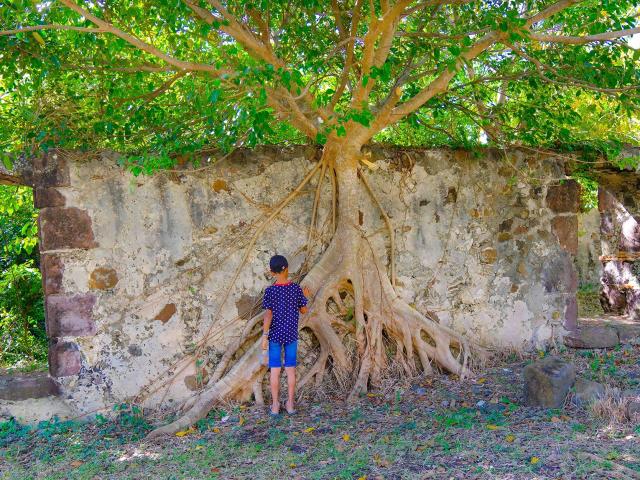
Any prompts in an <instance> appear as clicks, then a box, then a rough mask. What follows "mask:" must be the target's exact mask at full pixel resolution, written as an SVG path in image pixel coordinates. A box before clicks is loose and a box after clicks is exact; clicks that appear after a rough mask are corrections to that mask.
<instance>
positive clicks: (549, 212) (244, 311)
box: [0, 147, 578, 415]
mask: <svg viewBox="0 0 640 480" xmlns="http://www.w3.org/2000/svg"><path fill="white" fill-rule="evenodd" d="M317 158H318V151H317V149H315V148H313V147H296V148H263V149H258V150H255V151H240V152H237V153H236V154H234V155H233V156H231V157H230V158H228V159H226V160H224V161H223V162H221V163H219V164H217V165H215V166H213V167H210V168H207V169H204V170H201V171H198V172H181V171H178V172H172V173H163V174H158V175H155V176H153V177H137V178H136V177H133V176H132V175H130V174H129V173H127V172H125V171H124V170H123V169H121V168H120V167H119V166H118V165H117V164H116V160H117V155H115V154H110V153H104V154H100V155H93V156H91V157H89V156H85V157H82V156H81V155H73V156H71V155H67V154H63V153H57V154H54V153H52V154H49V155H47V156H45V157H43V159H40V160H38V161H39V162H40V163H41V164H40V165H39V166H37V168H36V177H37V178H36V179H35V180H34V181H33V184H34V185H35V186H36V190H35V192H36V203H37V206H38V207H39V208H41V209H42V210H41V214H40V235H41V245H40V247H41V253H42V271H43V275H44V288H45V293H46V313H47V330H48V333H49V336H50V337H51V347H50V372H51V376H52V377H53V379H54V380H55V383H56V389H57V390H59V392H60V393H59V397H57V398H58V402H59V405H58V406H57V407H56V408H58V410H61V409H62V410H64V411H65V412H67V413H68V412H73V413H75V414H77V413H86V412H94V411H96V409H101V408H106V409H110V408H111V406H112V405H113V404H114V403H115V402H122V401H133V400H140V399H141V398H140V397H139V394H140V393H141V391H143V389H144V388H145V387H149V386H158V385H159V384H160V383H161V382H162V381H164V380H166V379H168V378H169V376H168V375H167V371H169V372H172V373H174V374H175V376H174V377H173V381H172V382H171V384H170V385H169V386H168V388H167V387H165V388H162V389H160V390H159V391H158V392H156V393H154V394H152V395H149V396H147V397H146V398H145V401H144V404H145V405H146V406H148V407H154V406H157V405H159V404H160V403H163V404H164V405H171V404H174V403H176V402H179V401H181V400H184V399H185V398H186V397H188V396H190V395H193V393H194V392H193V391H194V390H197V389H198V388H199V386H200V383H201V381H200V380H202V381H204V382H206V379H207V374H208V372H210V371H211V368H212V367H213V366H214V365H215V363H216V361H217V360H218V359H219V357H220V355H221V352H223V351H224V349H225V346H226V345H227V344H228V342H229V341H230V340H231V339H232V338H234V337H235V336H237V335H239V332H240V331H241V329H242V327H243V325H244V322H245V321H246V318H247V315H249V314H250V313H251V312H256V311H257V308H258V306H259V302H260V295H261V292H262V291H263V290H264V288H265V287H266V286H267V285H268V284H269V276H268V274H267V270H268V268H267V265H268V259H269V257H270V256H271V255H272V254H274V253H276V252H277V253H280V254H284V255H286V256H288V257H289V259H290V265H291V270H292V271H294V272H295V271H296V270H298V269H299V268H300V266H301V264H302V262H303V259H304V246H305V240H306V231H307V225H308V223H309V219H310V210H311V204H312V199H313V192H314V188H315V185H310V186H308V187H307V188H306V189H305V190H304V191H303V192H302V194H301V195H300V196H299V198H298V199H297V200H296V201H295V202H294V203H293V204H291V205H290V206H289V207H287V208H286V209H285V210H284V211H283V213H282V214H281V215H280V216H279V217H278V219H277V220H276V221H274V222H273V224H272V225H271V226H270V227H269V228H268V229H267V231H266V232H265V233H264V234H263V235H262V236H261V238H260V239H259V241H258V242H257V244H256V246H255V247H254V248H253V251H252V252H251V256H250V259H249V262H248V264H247V265H246V266H245V267H244V269H243V270H242V272H241V274H240V276H239V278H238V281H237V282H236V285H235V287H234V288H233V290H232V294H231V297H230V298H229V300H228V301H227V302H226V303H225V304H224V305H222V306H221V305H220V304H219V303H220V300H221V297H222V294H223V292H224V290H225V289H226V288H227V287H228V286H229V283H230V281H231V278H232V276H233V272H234V270H235V268H236V267H237V265H238V264H239V262H240V259H241V257H242V255H243V249H242V247H243V246H244V245H246V244H247V242H248V240H249V238H250V236H251V234H252V232H253V230H254V228H255V225H256V222H257V221H258V219H260V218H261V216H263V215H264V214H265V213H267V212H269V211H270V207H271V206H272V205H274V204H275V203H277V202H278V201H279V200H280V199H281V198H283V197H284V196H285V195H286V194H287V192H288V191H289V189H290V188H291V187H292V186H293V185H295V184H296V183H297V182H299V181H300V180H301V179H302V177H303V176H304V174H305V172H306V171H308V169H309V168H311V166H312V164H313V162H315V161H317ZM369 160H370V161H371V162H373V163H374V164H375V166H376V167H377V169H375V170H370V171H368V176H369V179H370V182H371V184H372V186H373V188H374V190H375V191H376V192H378V195H379V198H380V201H381V203H382V205H383V206H384V208H385V209H386V210H387V212H388V213H389V216H390V217H391V221H392V223H393V227H394V229H395V235H396V249H397V251H396V255H397V271H398V285H399V288H398V291H399V294H400V295H401V296H403V297H404V298H405V299H406V300H407V301H408V302H409V303H411V304H412V305H414V306H415V308H417V309H419V310H423V309H429V310H431V311H434V312H436V313H437V314H438V316H439V317H440V319H441V322H442V323H444V324H446V325H449V326H451V327H452V328H454V329H455V330H456V331H458V332H460V333H462V334H464V335H468V336H470V337H472V338H473V339H474V340H475V341H477V342H479V343H481V344H483V345H486V346H489V347H493V348H496V349H503V350H504V349H526V348H534V347H541V346H543V345H545V344H547V343H548V342H549V341H551V340H554V339H556V338H557V337H559V336H561V335H562V334H563V332H564V331H565V329H573V328H575V322H576V315H577V306H576V303H575V290H576V286H577V275H576V271H575V268H574V264H573V260H574V258H573V257H574V255H575V254H576V251H577V242H578V241H577V229H578V224H577V216H576V212H577V209H578V187H577V185H576V184H575V183H574V182H572V181H564V178H565V175H564V170H563V167H562V165H561V163H560V160H558V159H556V158H553V157H550V156H546V157H543V156H539V155H530V154H526V153H523V152H520V151H513V152H509V153H508V155H506V157H505V156H504V154H502V153H497V152H493V151H489V150H488V151H486V152H483V153H481V154H475V155H472V154H471V153H469V152H464V151H449V150H401V149H393V148H389V149H385V148H381V147H374V148H373V149H372V150H371V152H370V156H369ZM38 172H40V173H38ZM42 172H48V173H47V174H46V175H45V174H44V173H42ZM32 176H33V175H32ZM29 178H31V177H29ZM330 192H331V185H330V182H325V184H324V189H323V193H322V198H323V201H322V204H321V205H322V206H321V208H320V221H319V225H320V226H321V231H320V233H319V235H320V239H321V240H324V241H325V242H326V241H327V240H328V230H329V225H330V222H329V220H328V219H329V216H330ZM360 210H361V219H362V228H363V229H364V230H365V232H366V234H367V235H368V236H369V239H370V241H371V243H372V245H373V247H374V248H376V249H378V250H379V251H380V252H386V251H387V249H388V241H387V236H386V232H385V229H384V228H383V227H384V224H383V223H382V221H381V217H380V213H379V212H378V211H377V210H376V208H375V207H374V206H373V204H372V203H371V202H370V200H369V199H368V197H367V195H366V192H365V191H364V190H363V195H362V201H361V205H360ZM318 254H319V252H318V251H315V252H314V255H316V256H317V255H318ZM218 310H220V311H221V313H220V315H219V316H216V313H217V312H218ZM238 317H241V318H238ZM206 333H209V334H210V337H209V341H208V344H207V347H206V349H205V353H206V355H205V363H204V364H203V365H202V369H203V370H202V371H199V372H196V371H195V367H194V366H193V365H191V364H190V365H189V366H188V368H186V369H184V370H182V371H181V370H180V368H179V366H175V362H178V361H180V360H181V359H183V358H184V357H185V355H186V354H188V353H189V352H192V351H193V350H194V348H196V345H197V344H198V343H199V342H200V340H201V339H202V337H203V336H204V335H205V334H206ZM303 364H304V359H303ZM158 380H160V383H159V382H158ZM25 402H27V400H23V401H7V400H5V401H1V400H0V414H1V413H3V412H4V414H17V415H21V414H24V415H26V414H25V413H24V412H26V411H27V410H29V408H31V411H33V408H32V407H33V404H28V403H25ZM29 405H31V406H29ZM65 409H66V410H65ZM50 411H51V408H49V410H47V412H48V413H50ZM63 413H64V412H63ZM42 415H44V414H42Z"/></svg>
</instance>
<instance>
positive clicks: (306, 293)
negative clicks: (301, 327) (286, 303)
mask: <svg viewBox="0 0 640 480" xmlns="http://www.w3.org/2000/svg"><path fill="white" fill-rule="evenodd" d="M302 294H303V295H304V298H306V299H308V298H309V297H310V296H311V291H310V290H309V287H303V288H302ZM308 311H309V309H308V308H307V306H306V305H305V306H304V307H300V313H302V314H303V315H304V314H305V313H307V312H308Z"/></svg>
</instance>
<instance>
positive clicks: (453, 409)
mask: <svg viewBox="0 0 640 480" xmlns="http://www.w3.org/2000/svg"><path fill="white" fill-rule="evenodd" d="M553 353H555V354H558V355H560V356H562V357H565V358H566V359H568V360H570V361H572V362H574V363H575V364H576V366H577V369H578V372H579V375H582V376H584V377H586V378H589V379H592V380H597V381H600V382H602V383H605V384H607V385H609V386H612V387H617V388H620V389H623V390H624V389H626V390H630V389H631V390H634V389H636V390H637V389H640V341H638V340H634V341H631V342H629V343H627V344H626V345H621V346H619V347H617V348H615V349H612V350H609V351H604V350H594V351H575V350H566V349H564V348H562V349H560V351H559V352H553ZM548 354H550V353H545V352H538V354H537V355H535V354H533V355H531V356H529V357H527V358H517V357H516V356H511V357H510V358H506V359H503V360H501V361H500V362H499V364H496V365H495V366H492V367H489V368H488V369H486V370H485V371H483V373H482V376H476V377H475V378H473V379H470V380H465V381H462V382H460V381H458V380H456V379H455V378H451V377H447V376H444V375H442V376H434V377H431V378H418V379H416V381H415V382H414V383H412V384H411V385H407V386H405V387H404V388H401V387H394V388H391V389H389V391H386V392H379V393H372V394H369V395H367V396H364V397H362V398H361V399H360V400H359V401H358V402H357V403H356V404H351V405H347V404H345V403H344V402H343V401H342V400H339V399H331V398H327V399H323V400H322V401H317V402H316V401H305V402H303V403H301V404H300V405H299V411H298V413H297V414H296V415H294V416H288V415H283V416H281V418H279V419H277V420H273V419H271V418H269V417H268V415H267V414H266V410H265V409H262V408H256V407H252V406H250V405H236V406H231V407H228V408H226V409H222V408H220V409H216V410H214V411H212V412H211V414H210V416H209V417H208V418H207V419H205V420H203V421H201V422H200V423H199V424H198V425H197V426H196V427H195V428H193V429H191V430H189V431H185V432H180V433H179V435H178V436H172V437H170V438H164V439H162V440H160V441H154V442H147V441H145V440H144V435H145V433H146V432H148V431H149V430H150V428H151V426H150V425H149V423H148V420H147V419H145V417H144V416H142V415H141V414H140V412H139V411H138V410H137V409H135V408H134V409H131V407H130V406H122V407H121V410H120V411H119V412H117V413H118V416H117V418H116V419H115V420H114V419H107V418H104V417H98V418H96V419H95V420H93V421H91V422H90V423H79V422H77V421H74V422H55V421H54V422H47V423H43V424H41V425H40V426H39V427H38V428H28V427H25V426H22V425H19V424H17V423H15V422H5V423H0V477H1V478H3V479H16V480H17V479H20V480H23V479H31V478H38V479H142V478H158V479H167V480H169V479H202V478H211V479H245V478H251V479H334V478H337V479H368V480H371V479H389V480H390V479H422V478H437V479H449V478H454V479H458V478H465V479H472V478H497V479H547V478H549V479H559V478H563V479H573V478H640V425H637V424H634V422H630V421H628V420H627V421H626V422H620V421H616V420H615V419H614V418H612V416H611V413H612V411H613V410H610V409H607V410H605V412H604V413H602V414H601V415H600V416H598V415H597V414H596V413H594V412H593V411H592V410H591V409H585V408H578V407H576V406H575V405H573V404H572V403H571V402H570V401H568V402H567V404H566V406H565V407H564V408H562V409H557V410H548V409H539V408H531V407H526V406H523V405H522V385H523V381H522V368H523V367H524V366H525V365H526V364H527V363H529V362H531V361H534V360H535V359H536V358H539V357H541V356H544V355H548ZM614 410H615V409H614ZM613 413H615V412H614V411H613Z"/></svg>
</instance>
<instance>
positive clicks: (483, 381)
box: [477, 377, 487, 384]
mask: <svg viewBox="0 0 640 480" xmlns="http://www.w3.org/2000/svg"><path fill="white" fill-rule="evenodd" d="M486 381H487V379H486V378H484V377H480V378H479V379H478V381H477V383H480V384H483V383H485V382H486Z"/></svg>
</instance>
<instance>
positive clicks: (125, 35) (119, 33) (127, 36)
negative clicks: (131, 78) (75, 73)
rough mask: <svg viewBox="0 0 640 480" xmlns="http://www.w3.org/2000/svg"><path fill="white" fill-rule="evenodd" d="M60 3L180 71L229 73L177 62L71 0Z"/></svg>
mask: <svg viewBox="0 0 640 480" xmlns="http://www.w3.org/2000/svg"><path fill="white" fill-rule="evenodd" d="M58 1H59V2H60V3H62V4H63V5H64V6H66V7H67V8H69V9H71V10H73V11H74V12H76V13H78V14H79V15H82V16H83V17H84V18H86V19H87V20H89V21H90V22H91V23H93V24H95V25H97V26H98V27H99V28H101V29H102V30H104V31H105V32H106V33H111V34H113V35H115V36H116V37H118V38H121V39H122V40H124V41H126V42H127V43H129V44H131V45H133V46H134V47H136V48H138V49H139V50H142V51H144V52H147V53H149V54H151V55H153V56H154V57H157V58H159V59H161V60H164V61H165V62H167V63H168V64H169V65H173V66H174V67H178V68H180V69H182V70H189V71H194V72H197V71H200V72H207V73H210V74H213V75H216V76H219V75H222V74H224V73H229V72H227V71H223V70H218V69H217V68H215V67H214V66H213V65H205V64H202V63H193V62H185V61H183V60H179V59H177V58H174V57H172V56H170V55H167V54H166V53H164V52H163V51H161V50H160V49H158V48H156V47H154V46H153V45H150V44H148V43H147V42H144V41H142V40H140V39H139V38H138V37H135V36H133V35H131V34H129V33H126V32H123V31H122V30H120V29H119V28H117V27H115V26H114V25H112V24H110V23H108V22H105V21H104V20H102V19H101V18H98V17H96V16H95V15H93V14H91V13H90V12H89V11H87V10H85V9H83V8H82V7H80V6H79V5H78V4H76V3H75V2H73V1H72V0H58Z"/></svg>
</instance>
